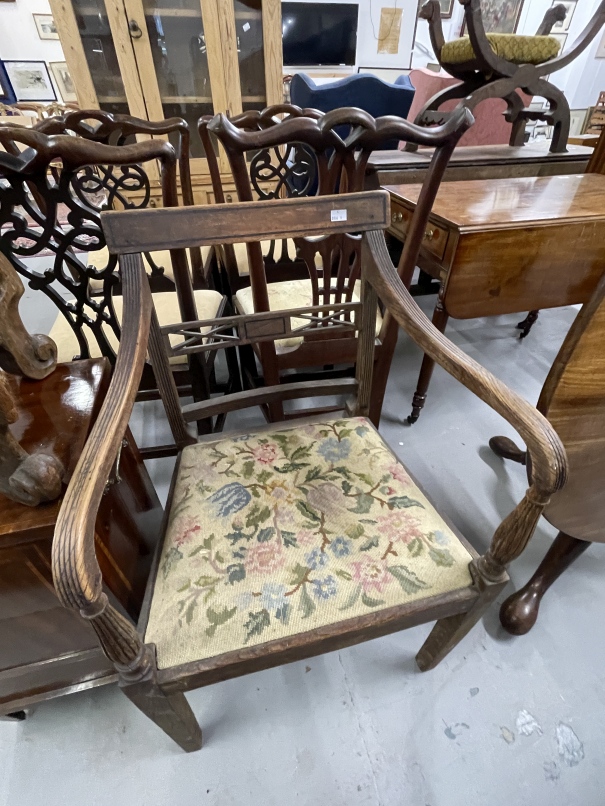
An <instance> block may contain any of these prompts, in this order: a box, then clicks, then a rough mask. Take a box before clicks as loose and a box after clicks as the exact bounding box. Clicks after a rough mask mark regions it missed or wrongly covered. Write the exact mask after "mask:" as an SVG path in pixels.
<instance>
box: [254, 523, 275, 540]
mask: <svg viewBox="0 0 605 806" xmlns="http://www.w3.org/2000/svg"><path fill="white" fill-rule="evenodd" d="M274 534H275V527H274V526H265V528H264V529H261V530H260V531H259V533H258V534H257V535H256V539H257V540H258V542H259V543H266V542H267V541H268V540H271V538H272V537H273V535H274Z"/></svg>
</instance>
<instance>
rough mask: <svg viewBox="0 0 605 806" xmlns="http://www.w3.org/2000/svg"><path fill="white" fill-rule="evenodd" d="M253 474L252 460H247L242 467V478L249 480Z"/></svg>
mask: <svg viewBox="0 0 605 806" xmlns="http://www.w3.org/2000/svg"><path fill="white" fill-rule="evenodd" d="M253 473H254V459H248V461H247V462H244V464H243V465H242V476H243V477H244V478H245V479H249V478H251V477H252V474H253Z"/></svg>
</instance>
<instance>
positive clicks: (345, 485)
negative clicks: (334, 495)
mask: <svg viewBox="0 0 605 806" xmlns="http://www.w3.org/2000/svg"><path fill="white" fill-rule="evenodd" d="M352 489H353V485H352V484H351V482H350V481H347V480H346V479H343V480H342V491H343V493H344V494H345V495H348V494H349V493H350V492H351V490H352Z"/></svg>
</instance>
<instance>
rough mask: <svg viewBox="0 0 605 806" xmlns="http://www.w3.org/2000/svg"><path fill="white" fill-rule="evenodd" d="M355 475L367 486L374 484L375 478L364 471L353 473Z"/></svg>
mask: <svg viewBox="0 0 605 806" xmlns="http://www.w3.org/2000/svg"><path fill="white" fill-rule="evenodd" d="M355 475H356V476H357V478H358V479H361V480H362V481H363V482H364V483H365V484H367V485H368V486H369V487H373V486H374V485H375V484H376V479H373V478H372V476H368V475H367V474H366V473H355Z"/></svg>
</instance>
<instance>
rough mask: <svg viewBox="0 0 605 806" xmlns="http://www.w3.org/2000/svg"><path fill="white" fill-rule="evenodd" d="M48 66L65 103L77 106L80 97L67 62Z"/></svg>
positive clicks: (51, 63)
mask: <svg viewBox="0 0 605 806" xmlns="http://www.w3.org/2000/svg"><path fill="white" fill-rule="evenodd" d="M48 66H49V67H50V72H51V73H52V77H53V78H54V80H55V84H56V85H57V88H58V90H59V95H60V96H61V98H62V100H63V103H65V104H75V103H76V102H77V100H78V96H77V95H76V87H75V85H74V82H73V80H72V77H71V75H70V72H69V69H68V67H67V62H49V63H48Z"/></svg>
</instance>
